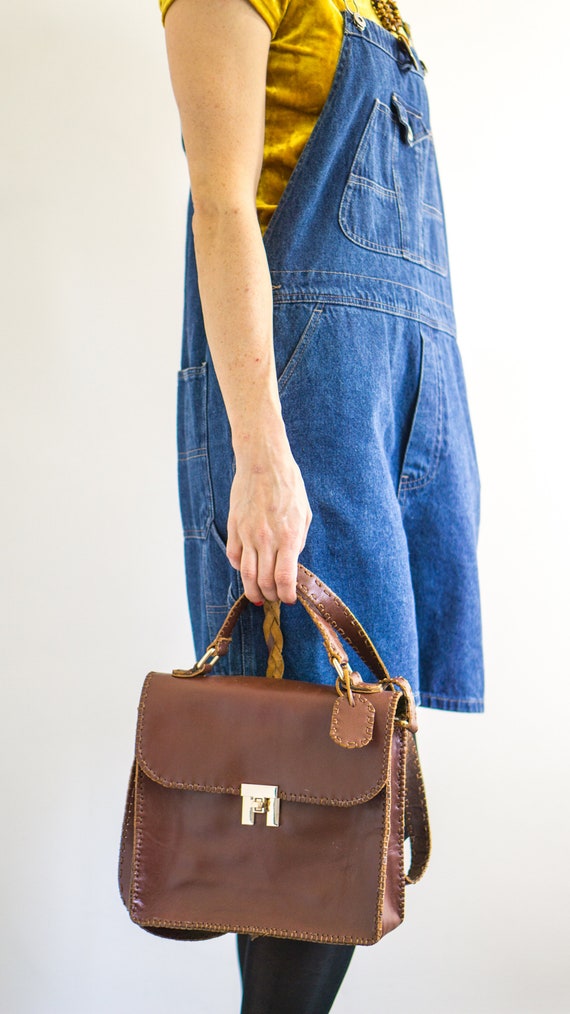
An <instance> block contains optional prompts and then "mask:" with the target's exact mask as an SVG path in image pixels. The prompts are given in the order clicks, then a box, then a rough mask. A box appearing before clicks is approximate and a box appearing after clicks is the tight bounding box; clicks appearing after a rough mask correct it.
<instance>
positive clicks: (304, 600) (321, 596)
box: [173, 564, 392, 682]
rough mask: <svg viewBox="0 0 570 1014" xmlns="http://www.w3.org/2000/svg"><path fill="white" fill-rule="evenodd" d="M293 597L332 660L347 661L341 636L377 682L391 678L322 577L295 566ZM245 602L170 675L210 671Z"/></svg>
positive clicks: (236, 605) (344, 663)
mask: <svg viewBox="0 0 570 1014" xmlns="http://www.w3.org/2000/svg"><path fill="white" fill-rule="evenodd" d="M297 598H298V600H299V602H300V603H301V604H302V605H303V606H304V607H305V609H306V610H307V612H308V614H309V616H310V617H311V619H312V621H313V623H314V624H315V626H316V627H317V629H318V631H319V633H320V634H321V636H322V638H323V641H324V645H325V648H326V650H327V654H328V656H329V659H330V661H331V663H332V664H334V662H335V660H336V662H337V663H338V664H339V665H340V666H342V667H344V666H347V664H348V656H347V654H346V651H345V650H344V648H343V646H342V643H341V641H340V637H342V638H343V640H344V641H346V643H347V644H349V645H350V646H351V648H354V650H355V651H356V653H357V655H359V657H360V658H361V659H362V661H363V662H364V664H365V666H366V667H367V668H368V669H369V670H370V672H371V673H372V674H373V675H374V676H375V677H376V679H377V680H378V681H379V682H385V681H390V682H392V681H391V679H390V676H389V674H388V670H387V669H386V666H385V665H384V663H383V661H382V659H381V658H380V655H379V654H378V652H377V651H376V648H375V647H374V645H373V643H372V641H371V640H370V638H369V636H368V634H367V633H366V631H365V630H364V628H363V627H362V625H361V624H360V623H359V622H358V620H357V619H356V617H355V616H354V615H353V613H351V611H350V609H349V608H348V606H346V605H345V604H344V602H343V601H342V599H340V598H339V597H338V595H335V593H334V592H333V591H332V590H331V589H330V588H329V587H328V585H326V584H325V583H324V581H321V580H320V578H318V577H317V576H316V575H315V574H313V573H312V572H311V571H310V570H307V568H306V567H304V566H303V565H302V564H299V565H298V568H297ZM248 604H249V599H247V598H246V596H245V595H241V596H240V598H239V599H237V600H236V602H234V604H233V606H232V608H231V609H230V611H229V613H228V615H227V616H226V618H225V620H224V622H223V623H222V626H221V627H220V630H219V631H218V633H217V635H216V637H215V638H214V640H213V641H212V642H211V644H210V645H209V646H208V648H207V650H206V652H205V654H204V655H203V657H202V658H201V659H199V661H198V662H196V664H195V665H194V666H192V668H191V669H175V670H174V672H173V675H175V676H202V675H205V674H206V673H209V672H211V671H212V669H213V667H214V665H215V663H216V661H217V660H218V658H221V657H222V656H223V655H226V654H227V652H228V650H229V647H230V643H231V639H232V634H233V631H234V628H235V625H236V623H237V621H238V620H239V618H240V616H241V614H242V613H243V611H244V609H246V608H247V606H248Z"/></svg>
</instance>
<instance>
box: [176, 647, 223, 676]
mask: <svg viewBox="0 0 570 1014" xmlns="http://www.w3.org/2000/svg"><path fill="white" fill-rule="evenodd" d="M219 657H220V656H219V655H218V652H217V649H216V648H215V647H214V645H212V644H211V645H210V647H209V648H207V649H206V651H205V653H204V654H203V655H202V658H201V659H199V660H198V662H195V663H194V665H193V666H192V668H191V669H173V670H172V675H173V676H180V677H185V676H201V675H202V673H203V672H204V669H205V668H206V665H210V666H214V665H215V664H216V662H217V661H218V659H219Z"/></svg>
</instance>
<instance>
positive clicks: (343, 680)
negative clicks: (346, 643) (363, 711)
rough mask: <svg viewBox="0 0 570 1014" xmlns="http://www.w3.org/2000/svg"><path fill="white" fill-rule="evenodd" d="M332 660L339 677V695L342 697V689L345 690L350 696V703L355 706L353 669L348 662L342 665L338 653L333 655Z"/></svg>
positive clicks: (337, 687)
mask: <svg viewBox="0 0 570 1014" xmlns="http://www.w3.org/2000/svg"><path fill="white" fill-rule="evenodd" d="M331 662H332V664H333V666H334V668H335V669H336V671H337V673H338V679H337V681H336V692H337V694H338V695H339V697H342V691H343V690H345V691H346V696H347V697H348V703H349V704H350V706H351V708H354V706H355V702H354V697H353V696H352V683H351V681H350V676H351V673H352V669H351V668H350V666H349V664H348V662H345V663H344V665H341V663H340V662H339V660H338V658H337V657H336V655H331Z"/></svg>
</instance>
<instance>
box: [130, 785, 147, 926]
mask: <svg viewBox="0 0 570 1014" xmlns="http://www.w3.org/2000/svg"><path fill="white" fill-rule="evenodd" d="M134 806H135V809H134V834H133V867H132V875H131V884H130V891H129V912H130V914H131V919H133V918H134V916H133V912H134V906H135V901H137V900H138V898H139V888H140V853H141V828H142V822H143V820H144V791H143V786H142V780H141V779H140V778H139V777H138V765H137V771H136V777H135V802H134Z"/></svg>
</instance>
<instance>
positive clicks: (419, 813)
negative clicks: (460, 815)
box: [405, 734, 431, 884]
mask: <svg viewBox="0 0 570 1014" xmlns="http://www.w3.org/2000/svg"><path fill="white" fill-rule="evenodd" d="M406 784H407V792H406V829H405V835H406V838H409V839H410V843H411V846H412V858H411V862H410V868H409V870H408V872H407V874H406V883H407V884H417V882H418V880H419V879H420V877H423V875H424V873H425V871H426V868H427V865H428V863H429V857H430V853H431V833H430V827H429V820H428V810H427V800H426V791H425V786H424V779H423V775H422V769H421V767H420V758H419V756H418V751H417V747H416V740H415V737H414V736H412V735H411V734H409V749H408V757H407V764H406Z"/></svg>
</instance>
